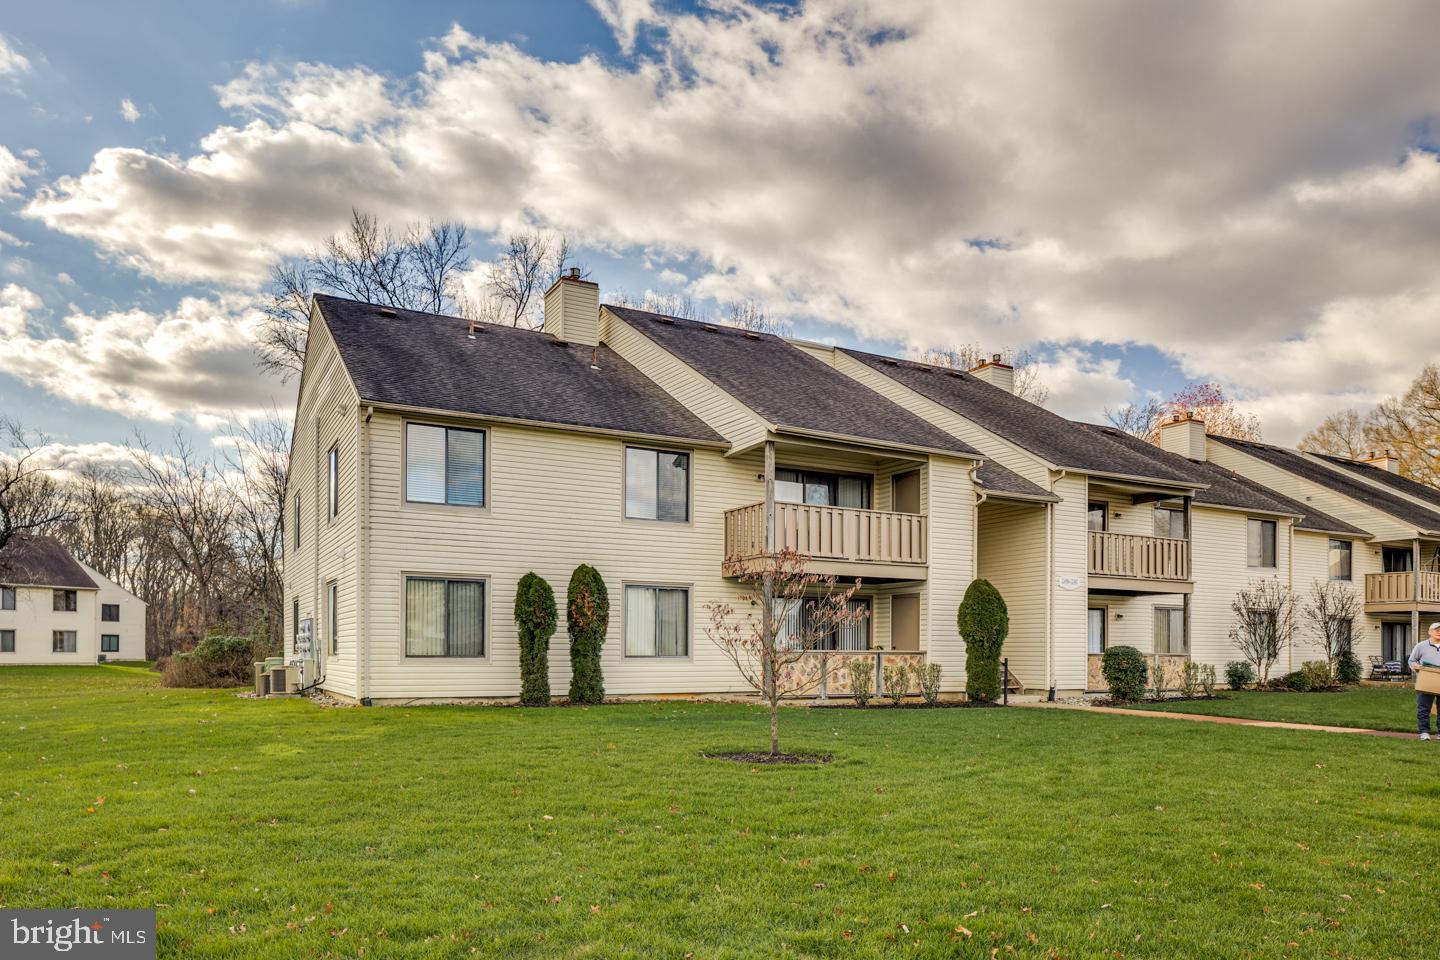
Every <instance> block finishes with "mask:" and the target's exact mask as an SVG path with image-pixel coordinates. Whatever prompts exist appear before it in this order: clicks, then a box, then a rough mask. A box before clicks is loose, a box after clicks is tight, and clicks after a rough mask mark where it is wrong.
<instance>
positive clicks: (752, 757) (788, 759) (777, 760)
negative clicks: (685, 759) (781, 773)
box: [700, 750, 834, 766]
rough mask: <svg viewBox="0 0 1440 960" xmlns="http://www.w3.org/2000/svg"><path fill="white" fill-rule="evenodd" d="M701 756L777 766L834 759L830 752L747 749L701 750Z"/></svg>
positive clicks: (710, 758) (709, 758)
mask: <svg viewBox="0 0 1440 960" xmlns="http://www.w3.org/2000/svg"><path fill="white" fill-rule="evenodd" d="M700 756H702V757H704V758H705V759H706V760H729V761H731V762H733V763H750V764H771V765H776V766H808V765H813V764H818V763H829V762H830V761H831V760H832V759H834V758H833V757H832V756H831V755H830V754H828V753H781V754H771V753H754V752H747V751H721V752H718V753H706V752H705V751H703V750H702V751H700Z"/></svg>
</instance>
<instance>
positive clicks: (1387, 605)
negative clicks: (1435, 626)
mask: <svg viewBox="0 0 1440 960" xmlns="http://www.w3.org/2000/svg"><path fill="white" fill-rule="evenodd" d="M1415 586H1416V584H1415V574H1414V573H1412V572H1410V571H1408V570H1407V571H1404V572H1402V573H1369V574H1366V575H1365V612H1366V613H1409V612H1410V611H1412V610H1440V573H1431V572H1428V571H1422V572H1421V574H1420V584H1419V586H1420V592H1419V594H1418V595H1417V594H1416V592H1415Z"/></svg>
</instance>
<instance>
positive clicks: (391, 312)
mask: <svg viewBox="0 0 1440 960" xmlns="http://www.w3.org/2000/svg"><path fill="white" fill-rule="evenodd" d="M376 312H377V313H379V314H380V316H382V317H398V316H399V314H398V313H396V312H395V308H394V307H381V308H380V309H379V310H377V311H376Z"/></svg>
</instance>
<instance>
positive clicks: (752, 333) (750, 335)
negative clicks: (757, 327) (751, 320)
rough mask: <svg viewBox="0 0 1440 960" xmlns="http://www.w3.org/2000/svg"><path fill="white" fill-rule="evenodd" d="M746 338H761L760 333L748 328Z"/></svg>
mask: <svg viewBox="0 0 1440 960" xmlns="http://www.w3.org/2000/svg"><path fill="white" fill-rule="evenodd" d="M745 339H746V340H759V339H760V334H758V333H756V332H755V331H754V330H746V331H745Z"/></svg>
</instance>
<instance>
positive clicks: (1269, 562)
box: [1245, 520, 1275, 567]
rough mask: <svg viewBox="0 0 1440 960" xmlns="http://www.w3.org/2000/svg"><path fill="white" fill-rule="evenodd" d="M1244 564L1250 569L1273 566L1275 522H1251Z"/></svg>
mask: <svg viewBox="0 0 1440 960" xmlns="http://www.w3.org/2000/svg"><path fill="white" fill-rule="evenodd" d="M1245 562H1246V563H1247V564H1248V565H1249V566H1252V567H1273V566H1275V521H1274V520H1251V521H1250V523H1249V530H1248V542H1247V543H1246V560H1245Z"/></svg>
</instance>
